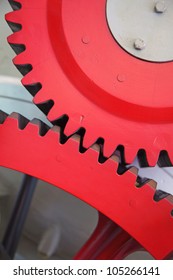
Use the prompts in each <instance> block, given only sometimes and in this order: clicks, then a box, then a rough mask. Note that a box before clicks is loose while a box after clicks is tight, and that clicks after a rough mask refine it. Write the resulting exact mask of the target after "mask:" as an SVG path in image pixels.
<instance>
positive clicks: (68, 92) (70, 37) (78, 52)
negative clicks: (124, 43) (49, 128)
mask: <svg viewBox="0 0 173 280" xmlns="http://www.w3.org/2000/svg"><path fill="white" fill-rule="evenodd" d="M9 2H10V3H11V5H12V7H13V8H14V9H15V11H14V12H11V13H9V14H8V15H7V16H6V19H7V21H8V22H9V25H10V26H11V28H12V29H13V31H14V32H15V33H14V34H13V35H11V36H10V37H9V38H8V41H9V43H10V44H11V45H12V47H13V48H14V49H15V51H16V52H17V54H18V55H17V56H16V57H15V58H14V63H15V65H16V66H17V68H18V69H19V70H20V71H21V72H22V73H23V74H24V75H25V77H24V78H23V79H22V83H23V84H24V86H25V87H26V88H27V89H28V90H29V91H30V92H31V93H32V94H33V96H34V102H35V103H36V104H37V105H38V106H39V108H41V109H42V110H43V111H44V112H45V113H46V114H48V119H49V120H50V121H52V122H54V121H55V120H56V119H58V118H59V117H62V116H64V115H65V116H66V117H67V119H68V122H67V124H66V127H65V133H66V134H67V135H71V134H73V133H74V132H75V131H77V130H78V129H79V128H81V127H83V128H84V131H85V135H84V138H83V145H84V146H85V147H86V148H88V147H90V146H91V145H92V144H93V143H94V142H96V141H98V142H100V143H102V145H103V143H104V148H103V152H104V155H105V156H107V157H109V156H110V155H111V154H112V153H113V152H114V151H115V149H116V148H117V146H119V145H123V146H124V147H125V161H126V162H128V163H131V162H132V161H133V159H134V157H135V155H136V153H137V152H138V150H139V149H144V150H145V151H146V153H147V160H148V162H149V164H150V165H155V164H156V162H157V159H158V157H159V153H160V151H161V150H162V151H163V150H166V151H167V152H168V154H169V156H170V158H171V159H173V149H172V143H173V98H172V90H173V83H172V72H173V62H169V63H151V62H147V61H142V60H139V59H137V58H134V57H133V56H131V55H129V54H128V53H126V52H125V51H124V50H123V49H122V48H121V47H120V46H119V45H118V44H117V43H116V42H115V40H114V39H113V37H112V35H111V33H110V31H109V28H108V26H107V22H106V17H105V4H106V1H105V0H100V1H97V0H93V1H86V0H77V1H65V0H63V1H59V0H51V1H48V0H39V1H27V0H18V1H13V0H10V1H9ZM98 139H99V140H98Z"/></svg>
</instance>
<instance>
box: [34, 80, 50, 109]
mask: <svg viewBox="0 0 173 280" xmlns="http://www.w3.org/2000/svg"><path fill="white" fill-rule="evenodd" d="M40 85H41V84H40ZM46 99H47V98H46V95H45V94H44V90H43V88H42V85H41V88H40V90H38V91H37V93H36V94H35V96H34V99H33V102H34V103H35V104H40V103H43V102H45V100H46Z"/></svg>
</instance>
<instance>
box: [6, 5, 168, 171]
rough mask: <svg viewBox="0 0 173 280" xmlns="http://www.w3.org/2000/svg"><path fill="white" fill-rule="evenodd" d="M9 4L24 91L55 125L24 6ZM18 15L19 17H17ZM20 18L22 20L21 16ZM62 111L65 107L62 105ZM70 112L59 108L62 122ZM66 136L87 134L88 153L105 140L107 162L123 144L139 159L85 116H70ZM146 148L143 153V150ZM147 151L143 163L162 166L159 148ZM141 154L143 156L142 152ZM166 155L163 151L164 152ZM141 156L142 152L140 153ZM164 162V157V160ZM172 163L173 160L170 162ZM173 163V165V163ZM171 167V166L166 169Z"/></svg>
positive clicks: (8, 17) (16, 61)
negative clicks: (26, 30)
mask: <svg viewBox="0 0 173 280" xmlns="http://www.w3.org/2000/svg"><path fill="white" fill-rule="evenodd" d="M9 3H10V4H11V6H12V8H13V9H14V12H12V13H9V14H7V15H6V20H7V22H8V24H9V25H10V27H11V29H12V31H13V32H14V34H13V35H11V36H9V37H8V41H9V44H10V45H11V47H12V48H13V50H14V51H15V52H16V54H17V56H16V57H15V58H14V60H13V62H14V64H15V65H16V67H17V69H18V70H19V71H20V72H21V73H22V74H23V75H24V78H23V79H22V83H23V85H24V87H25V88H26V89H27V90H28V91H29V92H30V93H31V95H32V96H33V97H34V99H33V100H34V103H35V104H36V106H37V107H38V108H39V109H40V110H41V111H42V112H43V113H44V114H45V115H47V116H48V118H49V120H50V121H51V122H52V123H54V122H55V120H53V119H52V116H53V115H54V113H53V112H54V101H53V100H52V99H49V100H47V97H46V95H44V90H45V89H44V88H43V87H42V83H41V81H38V80H39V78H38V77H37V75H35V71H34V66H33V63H32V61H30V63H28V60H31V57H30V56H29V55H28V54H27V46H26V45H25V42H23V40H24V39H23V38H25V37H24V36H23V34H22V25H21V24H20V23H19V22H15V21H19V19H20V16H19V15H20V9H21V8H22V5H21V3H20V1H14V0H9ZM16 13H18V14H16ZM17 15H18V16H17ZM60 107H61V105H60ZM66 112H68V110H67V111H66V110H65V109H64V110H63V112H62V109H61V108H59V113H58V114H59V116H60V117H59V118H60V119H61V118H62V116H63V115H64V114H66ZM64 129H65V134H66V135H68V137H70V136H71V135H73V134H75V133H76V131H78V130H81V129H82V130H85V134H84V137H83V146H84V149H88V148H89V147H91V146H92V143H94V142H100V139H103V140H102V144H101V147H102V154H103V156H104V157H105V158H109V157H110V156H111V155H112V154H113V153H114V151H115V150H116V149H117V147H118V146H119V145H120V144H121V143H123V144H124V147H125V158H126V162H127V163H131V162H133V160H134V158H135V156H136V148H134V147H133V148H131V147H129V145H128V144H126V141H124V140H125V139H121V140H120V141H119V139H118V137H119V136H118V135H117V137H116V139H115V141H113V140H112V139H111V137H109V138H110V139H109V141H107V139H105V138H104V136H103V135H100V136H103V137H98V135H97V134H96V133H95V131H94V130H93V129H92V131H91V128H90V127H88V125H87V123H86V122H85V118H84V119H83V120H82V118H81V116H79V118H78V119H77V120H75V121H74V120H73V116H71V115H70V113H68V122H67V123H66V127H65V128H64ZM100 134H102V133H101V132H100ZM142 148H143V149H142ZM141 150H144V151H146V152H144V153H143V154H145V158H143V159H142V158H141V162H142V161H144V164H145V161H146V162H148V165H149V166H155V165H156V163H157V162H158V158H159V153H160V150H159V148H157V147H153V152H150V153H149V151H148V150H147V148H146V147H141V149H140V151H141ZM140 153H141V152H140ZM146 153H147V156H146ZM162 153H163V151H162ZM138 154H139V151H138ZM169 154H170V157H171V158H173V151H169ZM139 156H140V155H139ZM161 160H162V162H163V157H162V159H161ZM169 161H170V159H169ZM170 163H171V161H170ZM166 166H167V165H166Z"/></svg>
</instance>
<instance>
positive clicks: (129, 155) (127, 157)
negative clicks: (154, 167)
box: [125, 147, 136, 164]
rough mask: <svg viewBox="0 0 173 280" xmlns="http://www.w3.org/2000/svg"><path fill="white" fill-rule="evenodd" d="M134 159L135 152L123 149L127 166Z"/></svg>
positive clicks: (127, 148)
mask: <svg viewBox="0 0 173 280" xmlns="http://www.w3.org/2000/svg"><path fill="white" fill-rule="evenodd" d="M135 157H136V150H135V149H131V148H129V147H125V162H126V163H127V164H130V163H132V162H133V161H134V159H135Z"/></svg>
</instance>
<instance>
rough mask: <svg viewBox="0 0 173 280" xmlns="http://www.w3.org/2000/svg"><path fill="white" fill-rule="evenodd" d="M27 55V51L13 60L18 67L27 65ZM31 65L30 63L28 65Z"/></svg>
mask: <svg viewBox="0 0 173 280" xmlns="http://www.w3.org/2000/svg"><path fill="white" fill-rule="evenodd" d="M27 60H28V58H27V54H26V50H25V51H24V52H21V53H19V54H18V55H16V56H15V57H14V58H13V63H14V64H15V65H16V64H17V65H20V64H27V62H28V61H27ZM28 64H29V63H28Z"/></svg>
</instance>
